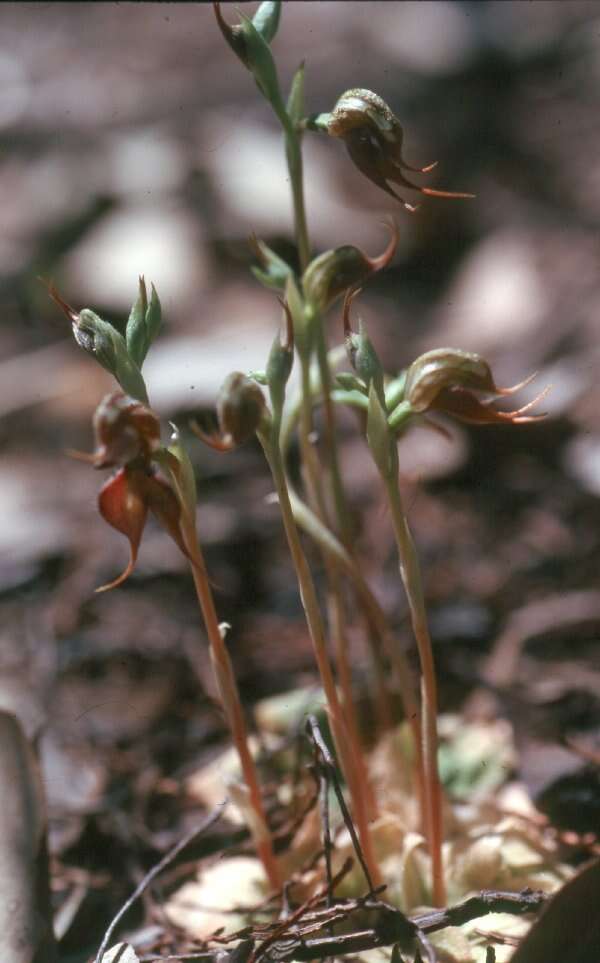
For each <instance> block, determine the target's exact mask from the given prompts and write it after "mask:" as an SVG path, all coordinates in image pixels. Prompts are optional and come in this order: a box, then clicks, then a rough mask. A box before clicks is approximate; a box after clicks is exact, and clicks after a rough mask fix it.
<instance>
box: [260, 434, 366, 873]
mask: <svg viewBox="0 0 600 963" xmlns="http://www.w3.org/2000/svg"><path fill="white" fill-rule="evenodd" d="M279 428H280V425H279V420H278V419H277V421H276V422H275V424H274V425H273V428H272V430H269V429H261V430H259V432H258V437H259V440H260V442H261V444H262V447H263V449H264V452H265V456H266V458H267V461H268V463H269V467H270V469H271V473H272V475H273V481H274V484H275V490H276V492H277V497H278V500H279V508H280V511H281V516H282V520H283V526H284V529H285V534H286V537H287V541H288V546H289V549H290V554H291V556H292V561H293V564H294V568H295V570H296V577H297V579H298V586H299V589H300V598H301V600H302V605H303V608H304V612H305V615H306V621H307V625H308V630H309V634H310V637H311V641H312V644H313V650H314V653H315V658H316V661H317V666H318V669H319V674H320V676H321V682H322V685H323V690H324V692H325V698H326V699H327V705H328V709H329V717H330V722H331V728H332V733H333V737H334V740H335V744H336V747H337V751H338V754H339V758H340V763H341V767H342V771H343V773H344V776H345V779H346V782H347V784H348V788H349V791H350V796H351V799H352V808H353V810H354V818H355V820H356V826H357V830H358V835H359V837H360V842H361V846H362V848H363V852H364V856H365V861H366V863H367V866H368V868H369V872H370V873H371V877H372V879H373V883H374V885H375V886H378V885H379V884H380V883H381V873H380V871H379V867H378V865H377V863H376V860H375V853H374V849H373V842H372V838H371V832H370V827H369V817H368V810H367V805H366V800H365V796H364V793H363V792H362V787H361V786H360V785H359V783H358V779H357V770H356V766H355V762H354V758H353V755H352V749H351V742H350V738H349V733H348V727H347V724H346V720H345V717H344V713H343V710H342V705H341V703H340V700H339V696H338V692H337V689H336V686H335V681H334V678H333V672H332V670H331V666H330V664H329V658H328V656H327V647H326V643H325V631H324V626H323V620H322V617H321V612H320V609H319V603H318V601H317V593H316V591H315V586H314V582H313V579H312V576H311V574H310V569H309V566H308V562H307V560H306V556H305V554H304V551H303V549H302V545H301V543H300V537H299V534H298V529H297V528H296V523H295V521H294V515H293V512H292V506H291V503H290V497H289V492H288V488H287V481H286V476H285V469H284V465H283V460H282V457H281V450H280V447H279Z"/></svg>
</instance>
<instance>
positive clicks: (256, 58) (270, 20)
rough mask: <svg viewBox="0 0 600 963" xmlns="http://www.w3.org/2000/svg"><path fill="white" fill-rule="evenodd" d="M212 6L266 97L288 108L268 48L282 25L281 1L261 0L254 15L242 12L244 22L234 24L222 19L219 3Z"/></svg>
mask: <svg viewBox="0 0 600 963" xmlns="http://www.w3.org/2000/svg"><path fill="white" fill-rule="evenodd" d="M213 6H214V10H215V15H216V18H217V23H218V25H219V28H220V30H221V33H222V34H223V37H224V38H225V40H226V41H227V43H228V44H229V46H230V47H231V49H232V50H233V52H234V53H235V54H236V55H237V56H238V57H239V59H240V60H241V61H242V63H243V64H244V66H245V67H247V69H248V70H249V71H250V72H251V73H252V75H253V76H254V79H255V81H256V83H257V85H258V87H259V89H260V90H261V92H262V93H263V94H264V96H265V97H266V98H267V100H268V101H269V102H270V103H272V104H274V105H275V104H277V105H278V107H280V108H282V109H283V110H285V108H284V106H283V103H282V101H281V93H280V91H279V82H278V80H277V70H276V68H275V62H274V60H273V56H272V54H271V51H270V49H269V44H270V42H271V40H272V39H273V37H274V36H275V33H276V32H277V27H278V25H279V17H280V13H281V2H265V3H261V5H260V7H259V8H258V10H257V11H256V13H255V14H254V17H253V18H252V19H250V18H249V17H246V16H244V14H241V17H242V22H241V23H239V24H235V25H234V26H233V27H232V26H230V25H229V24H228V23H227V22H226V21H225V20H224V19H223V15H222V14H221V5H220V3H214V4H213Z"/></svg>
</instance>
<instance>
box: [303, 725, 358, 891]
mask: <svg viewBox="0 0 600 963" xmlns="http://www.w3.org/2000/svg"><path fill="white" fill-rule="evenodd" d="M307 728H308V731H309V733H310V736H311V739H312V740H313V742H314V744H315V746H316V747H317V748H318V750H319V752H320V753H321V759H322V763H321V765H322V767H323V768H324V770H325V771H326V772H327V773H328V775H329V778H330V779H331V783H332V785H333V791H334V792H335V796H336V799H337V801H338V806H339V807H340V810H341V813H342V817H343V819H344V823H345V825H346V829H347V830H348V832H349V834H350V839H351V840H352V845H353V847H354V852H355V853H356V858H357V859H358V861H359V863H360V866H361V869H362V871H363V873H364V875H365V879H366V881H367V886H368V889H369V893H372V892H373V891H374V889H375V887H374V886H373V880H372V879H371V874H370V873H369V869H368V866H367V864H366V862H365V858H364V856H363V852H362V849H361V846H360V843H359V841H358V836H357V835H356V830H355V829H354V824H353V822H352V819H351V817H350V813H349V812H348V807H347V806H346V800H345V799H344V794H343V792H342V790H341V787H340V782H339V779H338V776H337V772H336V769H335V762H334V761H333V757H332V755H331V753H330V752H329V749H328V748H327V743H326V742H325V740H324V739H323V735H322V733H321V730H320V728H319V723H318V722H317V720H316V718H315V716H309V717H308V722H307Z"/></svg>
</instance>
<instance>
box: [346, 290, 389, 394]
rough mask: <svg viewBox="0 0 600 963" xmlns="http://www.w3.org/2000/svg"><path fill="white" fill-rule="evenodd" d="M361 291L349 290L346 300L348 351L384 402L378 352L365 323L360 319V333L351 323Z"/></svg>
mask: <svg viewBox="0 0 600 963" xmlns="http://www.w3.org/2000/svg"><path fill="white" fill-rule="evenodd" d="M358 294H360V291H349V292H348V293H347V295H346V299H345V301H344V335H345V340H346V351H347V353H348V358H349V360H350V364H351V365H352V367H353V368H354V370H355V371H356V373H357V375H358V377H359V378H360V379H361V380H362V381H363V383H364V384H365V385H366V386H367V388H369V389H370V386H371V384H373V385H374V387H375V391H376V392H377V395H378V396H379V399H380V401H381V402H382V404H383V399H384V389H383V368H382V366H381V362H380V360H379V358H378V356H377V352H376V351H375V348H374V347H373V344H372V343H371V340H370V338H369V336H368V334H367V332H366V329H365V327H364V324H363V322H362V320H361V319H359V322H358V324H359V328H358V334H357V333H356V332H354V331H353V330H352V327H351V325H350V306H351V304H352V301H353V300H354V298H355V297H356V296H357V295H358Z"/></svg>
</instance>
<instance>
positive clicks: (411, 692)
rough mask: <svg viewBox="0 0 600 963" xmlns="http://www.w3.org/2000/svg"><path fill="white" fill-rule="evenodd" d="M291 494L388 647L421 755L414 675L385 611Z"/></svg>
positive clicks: (348, 558) (301, 518) (352, 562)
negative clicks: (341, 570) (348, 581)
mask: <svg viewBox="0 0 600 963" xmlns="http://www.w3.org/2000/svg"><path fill="white" fill-rule="evenodd" d="M289 494H290V501H291V504H292V509H293V512H294V518H295V520H296V522H297V523H298V525H300V527H301V528H302V529H303V530H304V531H305V532H306V533H307V534H308V535H310V537H311V538H312V539H313V540H314V541H315V542H316V543H317V545H319V546H320V547H321V548H322V550H323V551H324V552H326V553H327V554H328V555H330V556H332V557H333V558H334V559H335V560H336V562H337V564H338V565H339V566H340V568H342V569H343V571H344V572H345V573H346V575H347V576H348V577H349V578H350V580H351V581H352V583H353V585H354V587H355V590H356V592H357V595H358V596H359V598H360V600H361V602H362V605H363V607H364V609H365V612H367V614H368V617H369V620H370V622H371V623H372V624H373V626H374V629H375V631H376V632H377V635H378V636H379V638H380V639H381V640H382V642H383V644H384V645H385V648H386V651H387V654H388V657H389V659H390V662H391V664H392V666H393V669H394V671H395V673H396V681H397V682H398V688H399V690H400V696H401V699H402V705H403V709H404V714H405V716H406V718H407V720H408V721H409V723H410V725H411V728H412V730H413V736H414V741H415V746H416V751H417V754H418V753H419V752H420V745H421V724H420V721H419V714H418V703H417V700H416V698H415V685H414V680H413V673H412V671H411V669H410V666H409V664H408V661H407V659H406V657H405V655H404V652H403V651H402V648H401V647H400V644H399V642H398V640H397V639H396V638H395V637H394V635H393V633H392V631H391V629H390V627H389V625H388V622H387V618H386V615H385V612H384V611H383V609H382V608H381V605H380V604H379V602H378V601H377V598H376V597H375V595H374V594H373V591H372V589H371V588H370V586H369V584H368V582H367V580H366V579H365V577H364V575H363V574H362V572H361V570H360V567H359V566H358V564H357V562H356V559H355V558H354V557H353V556H352V555H350V554H349V552H348V551H347V549H346V547H345V546H344V545H342V543H341V542H340V541H339V539H338V538H337V537H336V536H335V535H334V534H333V532H332V531H330V529H328V528H327V527H326V526H325V525H324V524H323V522H322V521H321V519H319V518H318V517H317V516H316V515H315V513H314V512H312V511H311V510H310V508H309V507H308V506H307V505H306V504H305V503H304V502H303V501H302V499H301V498H300V496H299V495H298V494H297V493H296V492H295V491H294V490H293V489H292V488H290V490H289Z"/></svg>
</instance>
